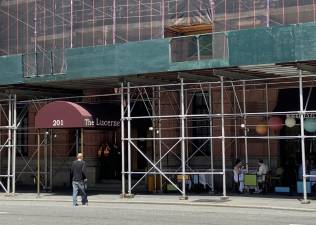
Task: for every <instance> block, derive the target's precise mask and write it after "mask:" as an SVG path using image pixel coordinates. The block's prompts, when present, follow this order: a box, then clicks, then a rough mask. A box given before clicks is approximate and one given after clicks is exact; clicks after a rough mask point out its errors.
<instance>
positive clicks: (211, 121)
mask: <svg viewBox="0 0 316 225" xmlns="http://www.w3.org/2000/svg"><path fill="white" fill-rule="evenodd" d="M208 101H209V110H210V111H209V113H210V114H212V111H213V107H212V103H213V101H212V87H211V84H209V85H208ZM212 136H213V118H212V117H211V116H210V137H212ZM210 151H211V172H212V174H211V188H212V192H214V174H213V172H214V155H213V139H212V138H210Z"/></svg>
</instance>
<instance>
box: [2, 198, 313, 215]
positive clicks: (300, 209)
mask: <svg viewBox="0 0 316 225" xmlns="http://www.w3.org/2000/svg"><path fill="white" fill-rule="evenodd" d="M0 201H21V202H35V201H41V202H72V200H61V199H46V198H42V199H41V198H35V199H9V198H8V199H3V198H1V199H0ZM89 202H90V203H97V204H143V205H144V204H145V205H179V206H202V207H207V206H208V207H210V206H211V207H222V208H226V207H229V208H247V209H268V210H282V211H296V212H316V209H308V208H291V207H281V206H258V205H243V204H236V205H232V204H225V203H221V202H218V203H216V204H215V203H195V202H162V201H158V202H155V201H138V200H127V201H126V200H89Z"/></svg>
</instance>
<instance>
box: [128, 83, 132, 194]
mask: <svg viewBox="0 0 316 225" xmlns="http://www.w3.org/2000/svg"><path fill="white" fill-rule="evenodd" d="M127 139H128V142H127V161H128V195H127V196H128V197H133V195H132V173H131V171H132V165H131V164H132V160H131V158H132V156H131V89H130V83H129V82H128V83H127Z"/></svg>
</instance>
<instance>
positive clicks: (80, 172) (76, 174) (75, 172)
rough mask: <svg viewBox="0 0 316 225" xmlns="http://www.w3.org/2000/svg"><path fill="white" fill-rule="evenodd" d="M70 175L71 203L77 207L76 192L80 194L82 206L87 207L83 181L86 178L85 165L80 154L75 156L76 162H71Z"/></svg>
mask: <svg viewBox="0 0 316 225" xmlns="http://www.w3.org/2000/svg"><path fill="white" fill-rule="evenodd" d="M70 175H71V177H72V189H73V192H72V203H73V206H78V204H77V196H78V191H80V192H81V202H82V205H88V198H87V193H86V190H85V188H84V181H86V180H87V176H86V163H85V161H83V155H82V153H79V154H78V155H77V160H75V161H73V163H72V166H71V171H70Z"/></svg>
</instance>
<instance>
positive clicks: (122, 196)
mask: <svg viewBox="0 0 316 225" xmlns="http://www.w3.org/2000/svg"><path fill="white" fill-rule="evenodd" d="M134 196H135V195H134V194H120V198H134Z"/></svg>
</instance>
